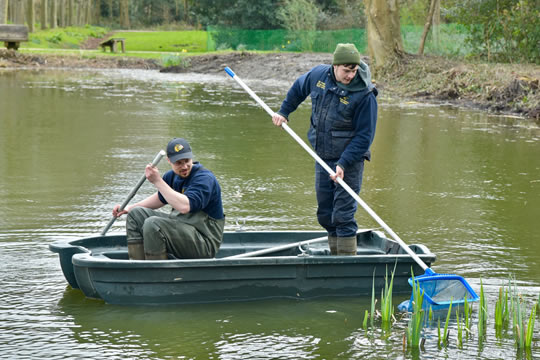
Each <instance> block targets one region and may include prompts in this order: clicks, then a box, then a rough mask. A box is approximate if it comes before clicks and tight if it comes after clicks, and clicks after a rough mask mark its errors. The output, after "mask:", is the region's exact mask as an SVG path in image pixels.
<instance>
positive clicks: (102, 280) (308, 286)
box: [50, 230, 436, 305]
mask: <svg viewBox="0 0 540 360" xmlns="http://www.w3.org/2000/svg"><path fill="white" fill-rule="evenodd" d="M324 235H325V233H324V232H294V231H289V232H287V231H282V232H272V231H270V232H230V233H226V234H225V236H224V241H223V245H222V247H221V248H220V251H219V253H218V255H217V257H216V258H213V259H171V260H156V261H137V260H128V257H127V248H126V245H125V236H104V237H94V238H86V239H80V240H75V241H72V243H73V244H72V246H73V247H75V248H76V249H75V250H74V249H72V248H70V246H68V245H66V244H64V245H61V244H58V243H55V244H51V246H50V248H51V250H52V251H54V252H58V253H59V255H60V263H61V266H62V271H63V272H64V275H65V276H66V279H67V280H68V282H69V283H70V285H71V286H73V287H78V288H80V289H81V290H82V291H83V292H84V294H85V295H86V296H87V297H91V298H101V299H103V300H104V301H105V302H107V303H111V304H122V305H165V304H185V303H210V302H229V301H251V300H261V299H269V298H296V299H310V298H317V297H327V296H355V295H370V294H371V292H372V287H373V282H374V284H375V289H376V291H377V292H379V291H380V289H381V288H383V287H384V284H385V275H386V274H390V272H391V271H393V270H394V267H395V273H394V289H393V291H394V293H410V286H409V284H408V278H409V277H410V276H411V269H412V271H414V274H422V273H423V270H422V269H421V268H420V266H418V265H417V264H416V263H415V262H414V260H413V259H411V257H410V256H409V255H408V254H406V252H404V251H403V249H400V248H399V245H398V244H397V243H396V242H394V241H392V240H389V239H387V238H385V237H383V236H382V234H381V233H379V232H376V231H371V230H366V231H361V232H359V233H358V235H357V242H358V254H357V255H356V256H332V255H330V254H329V250H328V245H327V243H326V242H321V243H315V244H310V245H309V246H307V247H306V246H295V247H291V248H289V249H285V250H279V251H276V252H275V253H269V254H264V255H260V256H257V257H246V258H228V257H229V256H231V255H237V254H241V253H245V252H250V251H254V250H259V249H264V248H269V247H273V246H276V245H283V244H287V243H294V242H297V241H304V240H309V239H313V238H318V237H321V236H324ZM411 248H412V249H413V251H415V252H416V253H417V254H418V255H419V256H420V258H421V259H422V260H423V261H424V262H426V264H428V265H430V264H431V263H432V262H434V261H435V258H436V257H435V255H434V254H432V253H431V252H429V250H428V249H427V248H426V247H425V246H421V245H415V246H411ZM70 253H71V255H70ZM63 257H64V259H62V258H63ZM68 257H70V260H71V267H70V266H69V264H68V263H69V261H68V259H67V258H68ZM64 267H65V268H64ZM74 285H75V286H74Z"/></svg>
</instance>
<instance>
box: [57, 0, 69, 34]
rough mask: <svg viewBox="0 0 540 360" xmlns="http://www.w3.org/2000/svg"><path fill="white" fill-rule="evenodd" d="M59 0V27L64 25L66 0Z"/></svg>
mask: <svg viewBox="0 0 540 360" xmlns="http://www.w3.org/2000/svg"><path fill="white" fill-rule="evenodd" d="M58 1H60V15H59V23H60V27H61V28H63V27H66V23H67V21H66V6H67V4H66V0H58Z"/></svg>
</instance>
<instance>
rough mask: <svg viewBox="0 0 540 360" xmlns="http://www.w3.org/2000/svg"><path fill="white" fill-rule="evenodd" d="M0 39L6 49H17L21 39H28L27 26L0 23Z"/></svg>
mask: <svg viewBox="0 0 540 360" xmlns="http://www.w3.org/2000/svg"><path fill="white" fill-rule="evenodd" d="M0 41H3V42H4V45H5V47H7V48H8V49H13V50H17V49H18V48H19V44H20V42H21V41H28V27H26V26H25V25H11V24H9V25H8V24H2V25H0Z"/></svg>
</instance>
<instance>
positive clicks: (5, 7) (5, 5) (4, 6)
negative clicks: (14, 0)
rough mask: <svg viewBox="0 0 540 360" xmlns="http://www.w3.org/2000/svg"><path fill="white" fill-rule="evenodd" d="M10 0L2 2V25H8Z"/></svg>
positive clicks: (0, 13) (0, 15)
mask: <svg viewBox="0 0 540 360" xmlns="http://www.w3.org/2000/svg"><path fill="white" fill-rule="evenodd" d="M8 3H9V0H0V24H7V15H8Z"/></svg>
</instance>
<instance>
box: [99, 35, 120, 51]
mask: <svg viewBox="0 0 540 360" xmlns="http://www.w3.org/2000/svg"><path fill="white" fill-rule="evenodd" d="M125 40H126V39H123V38H111V39H109V40H106V41H104V42H102V43H101V44H99V46H101V49H103V51H107V50H106V48H107V47H108V48H110V49H111V52H113V53H115V52H116V45H117V44H118V43H120V45H121V46H122V52H123V53H125V52H126V48H125V44H124V43H125Z"/></svg>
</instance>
